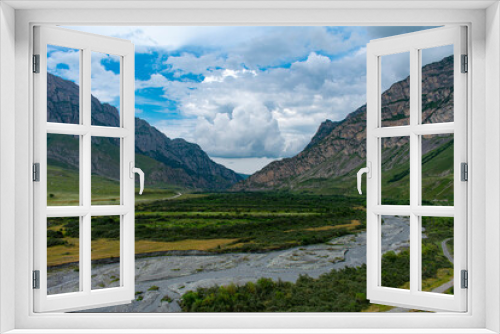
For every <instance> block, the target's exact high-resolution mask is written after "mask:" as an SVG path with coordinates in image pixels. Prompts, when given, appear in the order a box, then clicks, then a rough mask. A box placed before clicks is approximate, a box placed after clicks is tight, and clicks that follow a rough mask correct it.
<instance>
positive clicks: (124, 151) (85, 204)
mask: <svg viewBox="0 0 500 334" xmlns="http://www.w3.org/2000/svg"><path fill="white" fill-rule="evenodd" d="M47 45H57V46H64V47H68V48H73V49H78V50H80V73H81V74H80V78H81V80H80V85H79V88H80V111H79V116H80V117H79V119H80V124H64V123H51V122H47V118H46V115H47ZM93 51H96V52H102V53H107V54H114V55H118V56H120V57H121V70H120V75H121V78H120V79H121V85H120V86H121V87H120V90H121V92H120V95H121V98H120V101H121V108H120V119H121V120H120V125H121V126H120V127H119V128H113V127H105V126H92V125H91V108H90V106H91V103H90V101H91V91H90V90H91V69H90V66H91V59H90V57H91V52H93ZM34 54H39V55H40V65H39V66H40V73H37V74H34V98H35V99H34V119H35V121H34V150H33V154H34V161H35V162H39V163H40V182H36V183H35V184H34V186H33V191H34V199H33V201H34V249H35V252H34V266H33V268H34V270H39V271H40V288H39V289H35V290H34V311H35V312H52V311H72V310H79V309H86V308H93V307H99V306H104V305H109V304H119V303H125V302H130V301H131V300H132V299H133V298H134V290H135V286H134V285H135V272H134V260H135V258H134V214H135V207H134V204H135V203H134V179H131V178H130V177H129V173H128V169H129V163H130V162H132V165H133V163H134V160H135V158H134V156H135V146H134V144H135V143H134V141H135V137H134V128H135V118H134V113H135V111H134V108H135V107H134V80H135V73H134V47H133V44H131V43H130V42H129V41H125V40H120V39H116V38H110V37H103V36H98V35H93V34H87V33H81V32H76V31H71V30H67V29H62V28H53V27H44V26H41V27H35V36H34ZM47 134H65V135H76V136H79V138H80V140H79V141H80V157H79V161H80V169H79V175H80V177H79V178H80V181H79V183H80V185H79V189H80V205H79V206H67V207H57V206H50V207H47V139H46V138H47ZM93 136H96V137H112V138H119V139H120V151H121V153H120V156H121V158H120V205H116V206H115V205H108V206H100V205H91V196H92V195H91V139H92V137H93ZM100 215H120V217H121V219H120V221H121V223H120V225H121V228H120V231H121V232H120V233H121V235H120V287H116V288H106V289H98V290H92V288H91V256H92V254H91V218H92V216H100ZM48 217H80V242H79V247H80V252H79V268H80V270H79V281H80V289H79V290H80V291H79V292H72V293H62V294H56V295H47V247H46V240H47V225H46V219H47V218H48Z"/></svg>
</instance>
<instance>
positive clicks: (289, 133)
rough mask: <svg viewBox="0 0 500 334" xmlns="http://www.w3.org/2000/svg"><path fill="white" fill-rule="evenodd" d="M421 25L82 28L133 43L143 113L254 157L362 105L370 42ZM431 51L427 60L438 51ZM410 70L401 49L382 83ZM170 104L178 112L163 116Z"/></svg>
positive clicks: (297, 142) (279, 149) (298, 140)
mask: <svg viewBox="0 0 500 334" xmlns="http://www.w3.org/2000/svg"><path fill="white" fill-rule="evenodd" d="M424 28H428V27H270V26H268V27H105V29H101V27H85V28H84V29H86V30H85V31H88V32H97V33H100V34H110V35H112V36H115V37H122V38H126V39H131V40H132V41H133V42H134V43H136V45H137V46H136V56H137V57H136V63H137V65H138V66H136V68H140V69H141V73H140V74H137V75H136V97H137V101H136V102H137V106H138V108H139V109H142V110H144V112H143V114H142V115H141V117H144V118H146V119H148V120H150V122H151V123H152V124H153V125H155V126H157V127H158V128H159V129H161V130H162V131H163V132H165V133H166V134H167V136H169V137H171V138H175V137H182V138H185V139H186V140H189V141H193V142H196V143H198V144H199V145H200V146H201V147H202V148H203V149H204V150H205V151H207V152H208V153H209V154H210V155H211V156H218V157H227V158H234V157H239V158H251V157H287V156H292V155H295V154H297V153H298V152H299V151H300V150H302V149H303V148H304V147H305V146H306V145H307V143H308V142H309V140H310V139H311V137H312V136H313V135H314V133H315V132H316V130H317V128H318V126H319V124H320V123H321V122H323V121H324V120H325V119H331V120H334V121H335V120H341V119H343V118H344V117H345V116H346V115H347V114H348V113H349V112H352V111H354V110H355V109H357V108H358V107H360V106H361V105H363V104H364V103H365V102H366V48H365V46H366V43H367V42H368V41H369V40H370V39H375V38H380V37H387V36H391V35H396V34H400V33H407V32H412V31H417V30H422V29H424ZM433 54H434V55H435V56H432V57H430V56H429V59H431V58H432V59H436V57H438V56H439V55H438V54H439V52H438V51H436V50H434V51H433ZM398 57H399V58H398ZM388 64H390V66H388ZM408 70H409V67H408V63H407V62H406V63H405V59H404V58H403V57H401V56H395V59H394V60H393V61H391V62H389V63H387V62H384V69H383V74H382V83H383V87H384V88H388V87H389V86H390V84H392V83H394V82H395V81H398V80H402V79H404V78H405V77H406V76H407V75H408V73H409V71H408ZM162 106H163V108H162ZM172 108H173V109H175V110H173V111H172V112H173V113H175V115H166V114H165V113H163V114H162V112H167V113H170V111H171V110H172ZM174 116H175V117H174ZM177 116H178V117H177ZM161 117H163V118H161ZM166 117H172V118H175V119H168V120H167V119H165V118H166ZM159 119H162V120H161V121H158V120H159Z"/></svg>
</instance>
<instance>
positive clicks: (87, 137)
mask: <svg viewBox="0 0 500 334" xmlns="http://www.w3.org/2000/svg"><path fill="white" fill-rule="evenodd" d="M82 53H83V55H82V58H83V61H82V65H81V66H82V84H81V90H82V92H81V96H82V100H83V101H82V102H83V103H82V110H81V112H82V114H81V116H80V117H81V119H82V123H83V126H85V127H87V128H90V125H91V92H90V82H91V81H90V76H91V73H90V71H91V59H90V54H91V50H90V49H89V48H85V49H83V52H82ZM91 139H92V136H91V133H90V131H87V132H86V133H85V134H84V135H83V136H82V150H80V161H81V164H82V166H81V168H82V169H81V175H82V177H81V184H80V189H82V190H81V191H82V195H81V198H82V204H83V206H84V207H85V208H89V211H88V212H87V213H86V214H85V216H83V219H82V220H83V222H82V223H83V228H82V229H81V230H82V238H81V241H80V242H81V245H80V251H81V253H82V257H81V259H82V261H81V266H82V269H83V270H82V277H81V278H82V280H81V281H82V284H83V291H84V292H87V293H90V291H91V288H92V287H91V270H92V261H91V256H92V251H91V216H90V205H91V168H92V160H91V156H90V155H91V143H92V142H91Z"/></svg>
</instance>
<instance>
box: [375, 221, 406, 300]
mask: <svg viewBox="0 0 500 334" xmlns="http://www.w3.org/2000/svg"><path fill="white" fill-rule="evenodd" d="M381 224H382V225H381V233H382V236H381V240H382V286H385V287H390V288H400V289H408V290H409V289H410V284H409V282H410V217H408V216H382V217H381Z"/></svg>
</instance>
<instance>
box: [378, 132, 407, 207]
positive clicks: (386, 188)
mask: <svg viewBox="0 0 500 334" xmlns="http://www.w3.org/2000/svg"><path fill="white" fill-rule="evenodd" d="M381 145H382V160H381V161H382V165H381V172H382V202H381V204H382V205H384V204H387V205H389V204H391V205H396V204H397V205H409V204H410V141H409V137H392V138H382V139H381Z"/></svg>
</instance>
